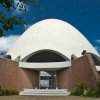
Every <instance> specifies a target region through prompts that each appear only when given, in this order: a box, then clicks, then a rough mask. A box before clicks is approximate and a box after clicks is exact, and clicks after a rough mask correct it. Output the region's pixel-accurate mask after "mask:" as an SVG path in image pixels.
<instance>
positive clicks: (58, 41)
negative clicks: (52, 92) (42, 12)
mask: <svg viewBox="0 0 100 100" xmlns="http://www.w3.org/2000/svg"><path fill="white" fill-rule="evenodd" d="M99 80H100V56H99V54H98V53H97V52H96V50H95V49H94V48H93V46H92V45H91V44H90V42H89V41H88V40H87V39H86V38H85V37H84V36H83V35H82V34H81V33H80V32H79V31H78V30H77V29H75V28H74V27H73V26H72V25H70V24H68V23H67V22H65V21H62V20H58V19H46V20H43V21H40V22H38V23H36V24H34V25H33V26H31V27H30V28H29V29H28V30H26V31H25V32H24V33H23V34H22V35H21V36H20V37H19V39H18V40H17V41H16V43H15V44H14V45H13V47H12V48H11V49H10V50H9V51H8V53H7V55H6V56H5V58H0V86H1V87H3V88H6V89H17V90H23V89H24V88H31V89H32V88H39V89H46V88H48V89H56V88H58V89H68V90H71V89H73V88H75V86H76V84H77V83H83V84H85V85H87V87H92V86H94V85H95V84H96V83H97V82H98V81H99Z"/></svg>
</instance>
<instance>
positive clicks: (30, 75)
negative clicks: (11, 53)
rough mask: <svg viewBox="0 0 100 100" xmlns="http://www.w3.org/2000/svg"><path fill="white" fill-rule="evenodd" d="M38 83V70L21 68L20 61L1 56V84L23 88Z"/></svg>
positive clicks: (4, 86) (33, 86)
mask: <svg viewBox="0 0 100 100" xmlns="http://www.w3.org/2000/svg"><path fill="white" fill-rule="evenodd" d="M38 84H39V73H38V72H37V71H33V70H29V69H22V68H19V67H18V62H16V61H12V60H9V59H2V58H0V86H1V87H2V88H6V89H17V90H23V89H24V88H35V87H38Z"/></svg>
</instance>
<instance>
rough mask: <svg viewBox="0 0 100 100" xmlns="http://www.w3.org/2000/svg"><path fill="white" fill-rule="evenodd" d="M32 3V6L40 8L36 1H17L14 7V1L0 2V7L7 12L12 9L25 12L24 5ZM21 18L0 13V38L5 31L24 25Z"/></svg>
mask: <svg viewBox="0 0 100 100" xmlns="http://www.w3.org/2000/svg"><path fill="white" fill-rule="evenodd" d="M27 3H33V4H34V6H37V7H42V5H41V4H40V2H39V1H38V0H19V2H18V3H17V4H16V5H15V0H0V6H3V7H4V8H5V9H6V10H7V11H10V10H12V9H19V10H20V11H22V10H26V4H27ZM24 24H25V22H24V21H23V19H22V17H17V16H12V15H10V17H9V16H5V15H4V13H3V12H0V37H2V36H3V35H4V32H5V31H8V30H14V27H15V25H24Z"/></svg>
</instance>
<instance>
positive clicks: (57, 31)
mask: <svg viewBox="0 0 100 100" xmlns="http://www.w3.org/2000/svg"><path fill="white" fill-rule="evenodd" d="M41 50H51V51H56V52H57V53H60V54H62V55H63V56H64V57H66V58H67V59H71V55H72V54H73V55H75V56H76V57H80V56H81V53H82V51H83V50H86V51H87V52H91V53H94V54H96V55H98V53H97V52H96V50H95V49H94V47H93V46H92V45H91V44H90V42H89V41H88V40H87V39H86V38H85V37H84V36H83V35H82V34H81V33H80V32H79V31H78V30H77V29H76V28H74V27H73V26H72V25H70V24H68V23H67V22H65V21H62V20H59V19H46V20H42V21H40V22H37V23H36V24H34V25H32V26H31V27H30V28H29V29H27V30H26V31H25V32H24V33H23V34H22V35H21V36H20V37H19V38H18V40H17V41H16V43H15V44H14V45H13V47H12V48H11V49H10V50H9V51H8V53H7V55H11V57H12V59H13V60H15V59H17V58H18V57H19V58H20V60H22V61H24V60H25V58H27V57H28V56H29V55H33V54H34V53H36V52H38V51H41Z"/></svg>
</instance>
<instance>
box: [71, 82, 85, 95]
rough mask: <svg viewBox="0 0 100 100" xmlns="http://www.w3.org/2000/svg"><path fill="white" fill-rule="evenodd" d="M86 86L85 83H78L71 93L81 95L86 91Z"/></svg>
mask: <svg viewBox="0 0 100 100" xmlns="http://www.w3.org/2000/svg"><path fill="white" fill-rule="evenodd" d="M85 89H86V86H85V85H84V84H77V87H76V89H74V90H72V91H71V95H76V96H80V95H83V92H84V91H85Z"/></svg>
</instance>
